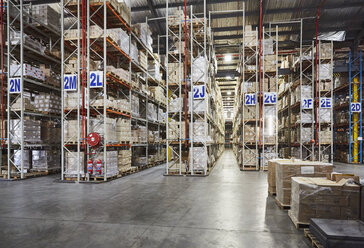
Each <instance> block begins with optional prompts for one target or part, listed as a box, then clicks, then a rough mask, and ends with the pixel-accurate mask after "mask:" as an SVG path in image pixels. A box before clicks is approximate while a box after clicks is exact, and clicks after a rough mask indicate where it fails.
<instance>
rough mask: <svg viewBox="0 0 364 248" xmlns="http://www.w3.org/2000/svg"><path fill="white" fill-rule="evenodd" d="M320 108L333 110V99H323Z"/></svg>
mask: <svg viewBox="0 0 364 248" xmlns="http://www.w3.org/2000/svg"><path fill="white" fill-rule="evenodd" d="M320 108H332V99H331V98H327V97H321V98H320Z"/></svg>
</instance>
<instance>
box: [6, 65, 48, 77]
mask: <svg viewBox="0 0 364 248" xmlns="http://www.w3.org/2000/svg"><path fill="white" fill-rule="evenodd" d="M9 74H10V75H12V76H13V77H20V76H21V65H18V64H12V65H10V72H9ZM23 76H26V77H30V78H34V79H37V80H40V81H44V80H45V75H44V72H43V71H42V70H41V69H39V68H37V67H35V66H31V65H29V64H23Z"/></svg>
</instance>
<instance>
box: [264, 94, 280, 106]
mask: <svg viewBox="0 0 364 248" xmlns="http://www.w3.org/2000/svg"><path fill="white" fill-rule="evenodd" d="M276 103H277V93H276V92H264V104H276Z"/></svg>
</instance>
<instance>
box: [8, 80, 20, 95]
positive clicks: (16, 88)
mask: <svg viewBox="0 0 364 248" xmlns="http://www.w3.org/2000/svg"><path fill="white" fill-rule="evenodd" d="M20 92H21V79H20V77H17V78H9V93H10V94H19V93H20Z"/></svg>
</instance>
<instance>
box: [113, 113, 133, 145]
mask: <svg viewBox="0 0 364 248" xmlns="http://www.w3.org/2000/svg"><path fill="white" fill-rule="evenodd" d="M116 134H117V137H118V141H119V142H129V141H130V139H131V129H130V120H128V119H124V118H118V119H117V120H116Z"/></svg>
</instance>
